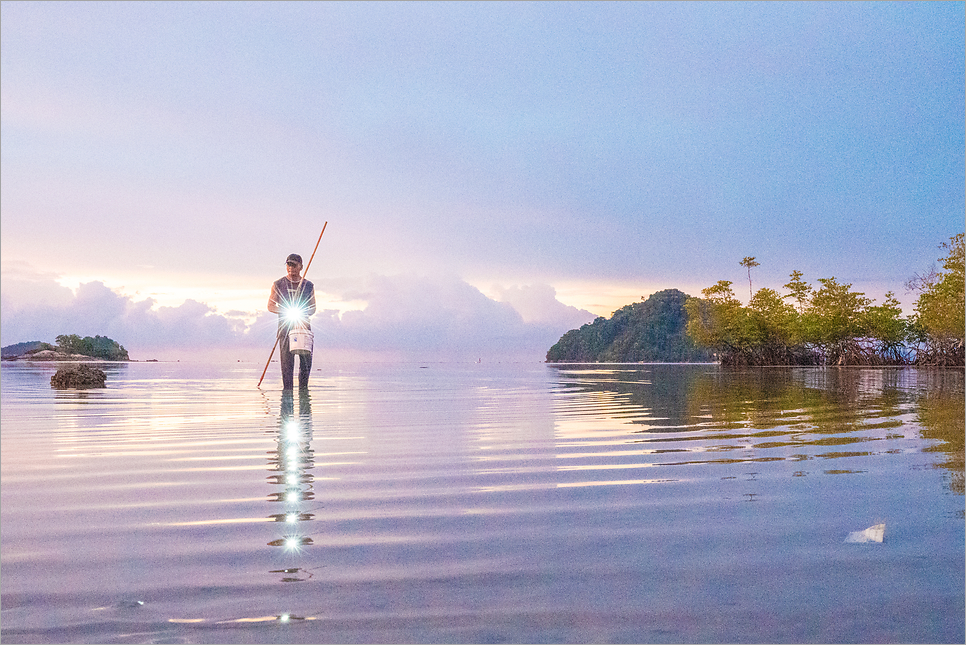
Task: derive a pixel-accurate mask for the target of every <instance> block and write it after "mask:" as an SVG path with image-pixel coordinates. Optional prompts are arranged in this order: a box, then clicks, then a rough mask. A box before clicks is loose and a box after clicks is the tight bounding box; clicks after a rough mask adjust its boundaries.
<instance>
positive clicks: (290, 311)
mask: <svg viewBox="0 0 966 645" xmlns="http://www.w3.org/2000/svg"><path fill="white" fill-rule="evenodd" d="M282 317H283V318H285V320H287V321H288V322H299V321H300V320H308V315H306V309H305V308H304V307H286V308H285V309H283V310H282Z"/></svg>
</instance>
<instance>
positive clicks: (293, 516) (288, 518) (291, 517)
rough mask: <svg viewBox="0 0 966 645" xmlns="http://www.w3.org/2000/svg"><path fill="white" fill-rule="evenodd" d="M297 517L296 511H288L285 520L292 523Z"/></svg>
mask: <svg viewBox="0 0 966 645" xmlns="http://www.w3.org/2000/svg"><path fill="white" fill-rule="evenodd" d="M298 519H299V514H298V513H289V514H288V515H286V516H285V521H286V522H288V523H289V524H294V523H295V522H296V521H297V520H298Z"/></svg>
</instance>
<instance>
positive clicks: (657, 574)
mask: <svg viewBox="0 0 966 645" xmlns="http://www.w3.org/2000/svg"><path fill="white" fill-rule="evenodd" d="M260 367H261V366H255V365H251V364H241V363H238V364H223V365H215V366H202V365H190V364H181V363H131V364H123V365H113V366H110V367H108V368H106V371H108V387H107V388H106V389H103V390H87V391H55V390H52V389H51V388H50V385H49V381H50V376H51V375H52V374H53V372H54V370H55V368H56V366H55V365H38V366H30V365H24V364H10V363H4V364H3V367H2V405H0V411H2V423H0V431H2V451H0V457H2V463H0V468H2V487H0V493H2V504H0V513H2V521H0V530H2V542H0V556H2V557H0V566H2V621H0V626H2V627H0V636H2V640H3V641H4V642H7V643H13V642H101V643H108V642H114V643H194V642H441V641H442V642H478V643H479V642H642V643H643V642H678V643H683V642H734V643H737V642H773V643H778V642H823V643H832V642H869V643H871V642H933V643H937V642H958V643H962V642H963V641H964V613H966V612H964V603H966V596H964V579H966V570H964V560H966V554H964V542H966V535H964V497H963V436H964V404H963V401H964V386H963V372H962V370H945V371H917V370H913V369H903V370H891V369H876V370H871V369H868V370H867V369H811V368H810V369H760V370H726V369H721V368H718V367H717V366H713V365H689V366H684V365H645V366H626V365H595V366H549V365H543V364H504V365H486V364H482V365H474V364H467V365H456V364H449V365H446V364H430V363H427V364H423V365H419V364H406V365H402V364H395V365H372V364H370V365H365V364H357V365H339V366H334V365H316V367H317V368H318V369H316V370H315V371H314V372H313V377H312V379H313V380H312V385H311V388H310V391H309V393H308V395H306V396H299V395H298V394H297V393H296V395H295V396H294V398H286V397H284V396H283V395H282V393H281V392H280V391H279V390H278V384H277V383H276V382H275V381H277V380H278V379H277V378H275V379H274V380H273V379H271V378H269V379H268V380H267V382H266V384H265V385H263V389H262V390H259V389H257V388H256V387H255V384H256V383H257V381H258V377H259V375H260V372H261V369H260ZM879 523H885V525H886V528H885V534H884V539H883V541H882V542H881V543H878V542H868V543H854V542H847V541H846V540H847V539H848V537H849V535H850V534H853V533H855V532H857V531H863V530H865V529H867V528H869V527H872V526H873V525H876V524H879Z"/></svg>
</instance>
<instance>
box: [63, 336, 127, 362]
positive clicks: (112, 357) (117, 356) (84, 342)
mask: <svg viewBox="0 0 966 645" xmlns="http://www.w3.org/2000/svg"><path fill="white" fill-rule="evenodd" d="M57 351H59V352H62V353H64V354H81V355H83V356H90V357H92V358H103V359H105V360H108V361H127V360H130V358H128V354H127V350H126V349H124V346H123V345H120V344H118V342H117V341H115V340H111V339H110V338H108V337H107V336H94V337H93V338H91V337H90V336H85V337H83V338H81V337H80V336H78V335H77V334H70V335H60V336H58V337H57Z"/></svg>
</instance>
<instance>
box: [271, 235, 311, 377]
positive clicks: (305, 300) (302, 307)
mask: <svg viewBox="0 0 966 645" xmlns="http://www.w3.org/2000/svg"><path fill="white" fill-rule="evenodd" d="M301 273H302V256H301V255H298V254H297V253H292V254H291V255H289V256H288V257H287V258H286V259H285V274H286V275H285V277H283V278H279V279H278V280H276V281H275V282H274V283H272V295H270V296H269V297H268V310H269V311H271V312H272V313H273V314H278V348H279V350H280V351H281V354H280V355H279V362H280V363H281V364H282V388H283V389H286V390H291V389H292V380H293V372H294V371H295V354H293V353H292V352H291V350H290V348H289V336H288V335H289V332H290V331H292V329H294V328H299V329H306V330H310V329H312V328H311V326H310V325H309V316H311V315H312V314H314V313H315V287H314V286H313V285H312V283H311V282H309V281H308V280H304V279H303V278H302V276H301ZM311 371H312V354H311V353H308V354H301V353H300V354H299V389H300V390H305V389H308V387H309V373H310V372H311Z"/></svg>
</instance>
